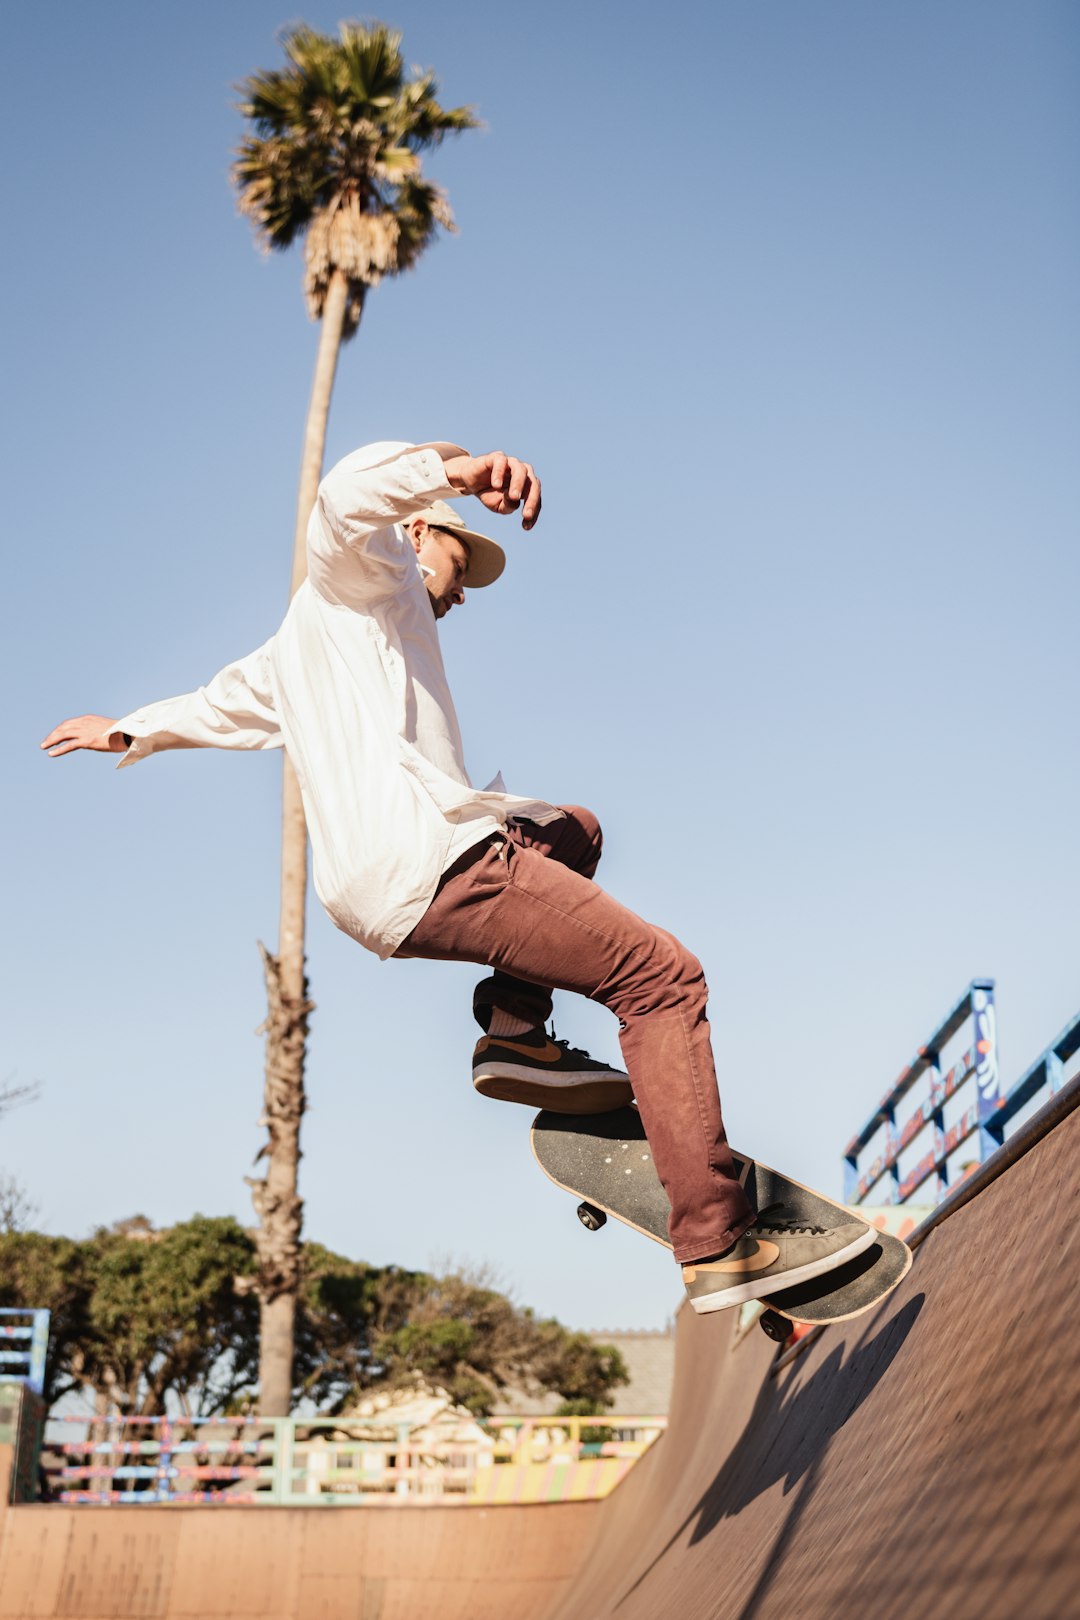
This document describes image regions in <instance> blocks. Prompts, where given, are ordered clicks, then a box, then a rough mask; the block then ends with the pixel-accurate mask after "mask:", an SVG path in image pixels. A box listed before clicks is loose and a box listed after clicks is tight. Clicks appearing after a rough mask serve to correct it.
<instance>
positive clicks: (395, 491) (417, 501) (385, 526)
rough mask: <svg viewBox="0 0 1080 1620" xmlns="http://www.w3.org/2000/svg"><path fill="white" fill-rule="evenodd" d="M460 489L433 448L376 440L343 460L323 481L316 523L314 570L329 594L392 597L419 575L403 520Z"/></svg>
mask: <svg viewBox="0 0 1080 1620" xmlns="http://www.w3.org/2000/svg"><path fill="white" fill-rule="evenodd" d="M456 493H457V491H456V490H454V489H453V488H452V487H451V485H449V484H448V483H447V481H446V473H445V470H444V468H443V460H442V457H441V456H440V454H439V452H438V451H437V450H433V449H431V448H430V447H426V448H422V449H417V448H416V447H415V446H414V445H410V444H398V443H387V444H369V445H366V446H365V447H364V449H362V450H354V451H353V453H352V455H349V456H346V457H345V458H344V460H342V461H339V462H338V464H337V466H336V467H333V468H332V469H331V471H330V472H328V473H327V475H326V477H325V478H324V479H323V481H322V483H321V484H320V485H319V494H318V498H317V499H316V502H315V507H314V510H313V511H312V514H311V520H310V522H309V524H308V539H307V544H308V573H309V576H310V578H311V582H312V585H313V586H314V587H315V589H316V590H317V591H318V592H319V593H320V595H323V596H329V597H331V598H332V599H333V598H335V597H343V598H344V599H345V600H347V601H350V602H351V601H354V600H369V601H370V600H375V599H376V598H378V597H380V596H389V595H391V594H392V593H393V592H394V591H396V590H398V589H399V588H400V587H401V586H402V585H403V584H405V583H407V582H408V581H411V580H412V579H413V578H414V577H415V573H416V560H415V557H414V556H413V554H412V553H411V551H410V548H409V545H408V542H407V540H406V539H405V537H404V536H403V534H402V531H401V529H400V528H399V527H397V525H399V524H401V523H407V522H408V520H409V518H410V517H411V516H412V515H413V513H414V512H422V511H423V510H424V508H425V507H427V506H430V505H431V504H432V502H433V501H436V500H445V499H446V497H447V496H453V495H455V494H456Z"/></svg>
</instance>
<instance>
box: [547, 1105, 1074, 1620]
mask: <svg viewBox="0 0 1080 1620" xmlns="http://www.w3.org/2000/svg"><path fill="white" fill-rule="evenodd" d="M1078 1213H1080V1112H1077V1111H1075V1110H1074V1111H1072V1112H1070V1113H1068V1114H1067V1115H1066V1117H1064V1118H1063V1119H1061V1121H1060V1123H1058V1124H1056V1126H1055V1127H1054V1128H1053V1129H1052V1130H1051V1131H1050V1133H1049V1134H1048V1135H1046V1136H1044V1137H1042V1139H1041V1140H1038V1141H1037V1142H1035V1143H1034V1144H1033V1145H1032V1146H1031V1147H1030V1149H1029V1150H1028V1151H1026V1152H1024V1154H1023V1155H1022V1156H1019V1157H1017V1158H1016V1159H1015V1162H1011V1163H1007V1165H1006V1167H1005V1168H1004V1169H1003V1170H1002V1171H1001V1173H1000V1174H998V1176H997V1177H996V1179H992V1180H990V1181H989V1182H988V1184H986V1185H984V1186H983V1187H981V1188H980V1190H979V1191H978V1193H977V1196H974V1197H972V1198H970V1201H968V1202H966V1203H963V1204H961V1205H959V1207H957V1208H955V1210H954V1211H953V1212H952V1213H951V1214H950V1215H949V1217H948V1218H947V1219H946V1220H944V1221H943V1222H942V1223H941V1224H939V1225H938V1226H936V1227H935V1228H934V1229H933V1230H932V1231H930V1233H929V1235H928V1236H927V1238H926V1240H925V1242H923V1244H922V1246H921V1247H920V1248H919V1250H918V1252H917V1254H916V1259H915V1265H914V1267H913V1268H912V1271H911V1273H910V1274H909V1276H908V1278H907V1279H906V1280H905V1282H904V1283H903V1284H901V1286H900V1288H899V1289H898V1290H897V1292H896V1294H894V1295H893V1296H892V1297H891V1298H890V1299H889V1300H888V1301H886V1302H885V1304H884V1305H883V1306H882V1307H881V1308H880V1309H879V1310H878V1311H876V1312H872V1313H870V1314H868V1315H867V1316H866V1317H865V1318H861V1319H860V1320H859V1321H858V1322H855V1323H849V1324H846V1330H845V1331H844V1332H843V1336H841V1329H839V1328H832V1329H829V1330H828V1331H826V1332H825V1333H824V1334H822V1335H821V1336H820V1337H819V1338H817V1339H816V1340H815V1341H813V1342H812V1343H811V1344H809V1345H808V1346H807V1347H806V1348H805V1349H804V1350H803V1351H802V1353H800V1354H798V1355H797V1356H795V1357H794V1358H793V1359H792V1360H791V1361H790V1362H789V1363H788V1364H786V1365H785V1366H784V1367H783V1368H782V1369H781V1370H780V1371H777V1370H776V1366H775V1353H774V1348H773V1346H771V1345H770V1344H769V1342H768V1341H767V1340H766V1339H765V1336H764V1335H763V1334H761V1333H760V1332H757V1331H753V1332H751V1333H750V1334H749V1335H747V1336H745V1337H743V1338H741V1339H739V1338H738V1337H737V1329H736V1323H735V1322H734V1321H733V1320H732V1318H734V1316H735V1315H736V1313H734V1312H718V1313H717V1314H716V1315H715V1316H711V1317H708V1316H706V1317H695V1316H694V1315H693V1314H692V1313H691V1312H689V1311H684V1312H683V1313H682V1315H681V1317H680V1321H679V1354H678V1365H677V1373H676V1392H675V1402H674V1406H673V1410H672V1413H671V1420H670V1426H669V1430H668V1433H667V1435H666V1436H665V1437H664V1439H663V1440H662V1441H661V1442H660V1443H659V1445H658V1446H657V1447H656V1448H655V1449H654V1451H653V1452H652V1453H650V1455H649V1456H648V1457H646V1458H645V1459H644V1460H643V1461H642V1462H641V1463H639V1464H638V1465H637V1467H636V1468H635V1469H634V1470H633V1472H632V1473H631V1474H630V1476H629V1477H628V1479H627V1480H626V1481H625V1482H624V1483H623V1484H622V1485H620V1487H619V1488H618V1490H617V1491H616V1492H615V1493H614V1495H613V1496H612V1497H611V1498H610V1499H609V1500H608V1502H607V1503H605V1504H604V1506H603V1510H602V1513H601V1515H600V1519H599V1531H598V1534H597V1537H596V1541H595V1543H594V1544H593V1546H592V1549H591V1552H590V1553H589V1554H588V1555H587V1556H586V1559H585V1563H584V1567H583V1568H582V1570H581V1572H580V1573H579V1576H578V1578H577V1580H576V1581H575V1582H574V1583H573V1585H572V1588H571V1590H570V1591H569V1592H568V1593H567V1594H566V1596H565V1597H564V1598H563V1600H562V1601H561V1603H559V1604H557V1605H556V1606H555V1608H554V1609H553V1611H552V1613H551V1616H550V1617H549V1620H606V1617H609V1616H610V1617H617V1620H657V1617H667V1616H673V1617H677V1620H720V1617H723V1620H792V1617H793V1616H795V1617H797V1620H835V1617H836V1616H837V1615H840V1614H855V1615H863V1614H865V1615H868V1616H873V1617H874V1620H891V1617H896V1620H901V1617H903V1620H910V1616H911V1615H912V1614H918V1615H920V1616H923V1617H924V1620H937V1617H939V1616H940V1617H945V1616H949V1617H950V1620H951V1617H960V1620H968V1617H971V1620H974V1617H976V1616H978V1617H979V1620H984V1617H985V1620H994V1617H1000V1620H1015V1617H1016V1616H1019V1615H1025V1616H1029V1617H1030V1620H1070V1617H1073V1616H1077V1617H1080V1533H1078V1532H1080V1509H1078V1505H1077V1504H1078V1501H1080V1400H1078V1398H1077V1396H1078V1385H1080V1315H1078V1311H1077V1306H1078V1304H1080V1289H1078V1285H1077V1281H1076V1279H1077V1276H1078V1274H1080V1220H1078Z"/></svg>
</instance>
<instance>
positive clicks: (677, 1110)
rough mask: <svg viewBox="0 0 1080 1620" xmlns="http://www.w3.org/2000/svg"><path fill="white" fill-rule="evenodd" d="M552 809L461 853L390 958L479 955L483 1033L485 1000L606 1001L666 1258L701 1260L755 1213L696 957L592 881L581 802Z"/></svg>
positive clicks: (596, 853)
mask: <svg viewBox="0 0 1080 1620" xmlns="http://www.w3.org/2000/svg"><path fill="white" fill-rule="evenodd" d="M563 808H564V811H565V820H563V821H556V822H553V823H550V824H549V825H547V826H544V827H541V826H538V825H536V824H535V823H533V822H525V823H520V822H519V823H516V824H511V826H510V827H508V828H507V832H506V836H505V837H503V836H501V835H500V836H498V837H496V838H493V839H491V840H485V842H483V843H481V844H477V845H476V846H475V847H474V848H473V849H470V850H467V851H466V853H465V854H464V855H463V856H462V857H461V859H460V860H458V861H457V862H456V863H455V864H454V865H453V866H452V867H450V869H449V870H448V871H447V872H445V873H444V874H443V877H442V880H441V882H440V884H439V887H438V889H437V890H436V891H435V897H434V899H433V900H432V902H431V904H430V906H429V907H428V909H427V911H426V912H425V913H424V915H423V917H421V919H420V921H419V922H418V923H417V925H416V927H415V928H414V929H413V931H412V933H411V934H410V935H409V936H408V938H407V939H406V940H405V941H404V942H403V944H402V946H401V949H400V951H399V952H398V954H399V955H401V956H422V957H429V958H434V959H437V960H440V961H451V962H462V961H465V962H484V963H488V964H490V966H491V967H492V968H493V969H494V973H493V975H492V977H491V978H489V979H485V980H484V981H483V983H481V984H480V985H478V986H477V989H476V995H475V998H474V1004H473V1005H474V1011H475V1013H476V1017H477V1021H478V1022H479V1023H480V1024H481V1025H482V1026H483V1027H484V1028H485V1029H486V1028H487V1027H488V1024H489V1022H490V1019H491V1009H492V1007H498V1008H500V1009H501V1010H502V1011H504V1012H509V1013H514V1014H516V1015H518V1016H519V1017H521V1018H523V1019H527V1020H528V1021H529V1023H531V1024H536V1025H539V1024H542V1023H543V1022H544V1021H545V1019H546V1018H547V1017H548V1016H549V1014H550V1012H551V991H552V989H553V988H554V989H559V990H576V991H577V992H578V993H579V994H580V995H584V996H590V997H591V998H592V999H593V1000H594V1001H600V1002H602V1003H603V1004H604V1006H605V1007H610V1009H611V1011H612V1012H613V1013H614V1014H615V1016H616V1017H617V1018H618V1019H619V1021H620V1034H619V1042H620V1045H621V1046H622V1051H623V1058H624V1061H625V1063H626V1067H627V1071H628V1073H629V1075H630V1082H631V1084H632V1086H633V1088H634V1096H635V1098H636V1099H637V1104H638V1108H639V1110H640V1112H641V1118H642V1123H643V1124H644V1126H645V1130H646V1133H647V1135H648V1138H649V1144H650V1146H651V1148H652V1154H653V1160H654V1162H655V1164H656V1169H657V1173H658V1174H659V1176H660V1180H661V1181H662V1182H663V1184H664V1186H665V1188H666V1189H667V1194H668V1197H669V1199H670V1200H671V1223H670V1233H671V1242H672V1246H673V1247H674V1250H675V1257H676V1259H677V1260H681V1261H684V1262H686V1261H691V1260H703V1259H705V1258H707V1257H708V1256H710V1255H714V1254H716V1253H717V1252H718V1251H719V1250H721V1249H724V1248H726V1247H727V1246H728V1244H730V1243H733V1242H734V1240H735V1239H736V1238H737V1237H738V1236H739V1234H740V1233H741V1232H743V1231H745V1229H746V1228H747V1226H749V1225H750V1223H751V1221H752V1220H753V1218H754V1211H753V1209H752V1208H751V1206H750V1204H749V1203H748V1201H747V1198H746V1195H745V1193H744V1192H743V1190H742V1188H741V1187H740V1186H739V1183H738V1181H737V1180H736V1179H735V1172H734V1166H733V1164H732V1160H731V1153H730V1151H729V1149H728V1144H727V1137H726V1135H725V1133H724V1122H723V1120H722V1118H721V1115H720V1098H719V1095H718V1094H717V1089H716V1069H715V1067H714V1064H713V1055H712V1046H711V1043H710V1040H709V1021H708V1019H707V1018H706V1016H705V1004H706V1001H707V999H708V987H707V985H706V983H705V976H704V973H703V972H702V968H701V963H700V962H698V961H697V959H696V958H695V957H694V956H692V955H691V954H690V952H689V951H688V950H686V949H685V947H684V946H682V945H680V944H679V942H678V940H677V939H674V938H672V936H671V935H670V934H667V933H665V932H664V930H663V929H662V928H654V927H653V926H652V924H651V923H647V922H644V921H642V919H641V918H640V917H637V916H635V915H634V913H633V912H632V911H627V909H626V907H625V906H620V905H619V904H618V902H617V901H615V900H613V899H612V898H611V896H610V895H608V894H605V893H604V891H603V889H601V888H598V887H597V885H596V884H595V883H593V882H592V881H591V879H592V876H593V873H594V872H595V871H596V865H597V862H598V861H599V859H600V848H601V835H600V828H599V825H598V824H597V821H596V818H595V816H593V815H592V814H591V813H590V812H589V811H588V810H582V809H579V808H577V807H576V806H572V805H571V806H564V807H563Z"/></svg>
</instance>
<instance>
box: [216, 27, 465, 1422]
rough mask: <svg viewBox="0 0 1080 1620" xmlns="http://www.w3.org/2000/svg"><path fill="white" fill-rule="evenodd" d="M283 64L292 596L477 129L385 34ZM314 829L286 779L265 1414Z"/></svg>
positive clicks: (249, 138)
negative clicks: (304, 408) (433, 165)
mask: <svg viewBox="0 0 1080 1620" xmlns="http://www.w3.org/2000/svg"><path fill="white" fill-rule="evenodd" d="M281 43H282V46H283V48H284V52H285V57H286V65H285V66H284V67H282V68H277V69H271V70H270V71H268V72H265V73H254V74H252V75H251V77H250V78H247V79H245V80H244V81H243V82H242V84H241V85H240V86H239V90H240V94H241V96H242V98H243V99H242V100H241V102H240V111H241V113H242V114H243V116H244V118H245V119H247V120H248V125H249V129H248V133H247V135H246V137H245V139H244V140H243V142H242V143H241V145H240V147H239V149H238V151H237V153H236V159H235V162H234V164H233V168H232V178H233V182H234V184H235V185H236V187H237V190H238V192H239V207H240V212H241V213H242V214H245V215H246V216H247V217H248V218H249V219H250V220H251V222H252V224H253V226H254V228H255V233H256V236H257V238H258V240H259V242H260V244H261V245H262V246H263V247H265V248H266V249H268V250H269V249H271V248H282V249H284V248H288V247H290V246H291V245H292V243H293V242H295V241H296V240H297V238H300V237H302V238H303V241H304V295H305V298H306V300H307V307H308V310H309V313H310V314H311V316H312V318H313V319H314V320H317V321H318V322H319V342H318V350H317V353H316V358H315V376H314V380H313V383H312V389H311V400H310V403H309V405H308V413H307V422H306V425H305V428H304V448H303V455H302V459H301V463H300V490H299V496H298V499H297V504H296V528H295V532H294V537H293V562H292V583H291V587H290V596H291V595H292V593H293V592H294V591H295V590H296V589H297V587H298V586H299V585H300V584H301V582H302V581H303V579H304V575H305V572H306V558H305V536H306V532H307V523H308V517H309V515H310V513H311V509H312V507H313V506H314V504H315V497H316V493H317V490H318V486H319V479H320V477H321V476H322V464H323V454H324V450H325V443H326V421H327V417H328V415H329V411H330V396H331V393H332V391H333V386H334V373H335V371H336V369H337V358H338V351H339V349H340V347H341V345H342V343H343V342H344V341H346V340H347V339H348V338H350V337H351V336H352V335H353V333H354V332H355V331H356V329H357V327H358V326H359V324H360V317H361V314H362V312H363V307H364V298H365V296H366V293H367V290H368V288H369V287H375V286H377V285H378V283H379V282H380V281H381V279H382V278H383V276H394V275H399V274H400V273H401V271H403V270H408V269H411V268H412V266H413V265H415V264H416V262H417V260H418V259H419V258H420V255H421V254H422V253H423V251H424V249H425V248H426V247H428V245H429V244H430V243H431V242H432V240H433V239H434V237H435V235H436V232H437V229H438V227H439V226H440V225H441V226H443V227H445V228H446V229H447V230H453V229H454V222H453V216H452V215H451V212H450V208H449V204H448V203H447V199H446V196H445V194H444V193H443V191H442V190H441V189H440V188H439V187H438V186H436V185H433V184H432V183H431V181H429V180H425V179H424V178H423V176H422V174H421V167H420V157H419V154H420V152H422V151H424V150H425V149H426V148H428V147H432V146H437V145H438V144H439V142H440V141H441V140H442V139H443V137H444V135H448V134H451V133H455V132H457V131H459V130H465V129H473V128H475V127H476V126H477V119H476V118H475V117H474V115H473V113H472V111H471V109H470V108H468V107H453V108H449V109H448V108H444V107H441V106H440V105H439V102H438V101H437V99H436V92H437V88H438V87H437V85H436V81H435V78H434V75H433V74H431V73H418V74H415V75H414V76H412V77H408V76H407V75H406V72H405V67H404V63H403V60H402V56H401V35H400V34H398V33H395V32H394V31H393V30H391V29H389V28H386V27H385V26H384V25H383V24H382V23H374V22H373V23H370V24H367V25H363V26H362V25H359V24H354V23H342V24H341V26H340V29H339V37H338V38H337V39H335V38H333V36H331V35H328V34H320V33H317V32H316V31H315V30H314V29H312V28H309V27H307V26H306V25H305V24H299V25H297V26H295V27H292V28H290V29H288V30H287V31H286V32H285V33H284V34H283V35H282V36H281ZM306 889H307V828H306V826H305V823H304V811H303V806H302V804H301V800H300V789H299V785H298V783H297V780H296V776H295V773H294V772H293V770H292V767H291V766H290V764H289V762H288V760H287V759H286V760H285V766H284V784H283V807H282V839H281V918H280V931H279V939H278V951H277V955H276V956H272V955H271V954H270V952H269V951H267V950H266V949H265V948H264V947H262V946H260V950H261V951H262V956H263V965H264V969H265V974H266V988H267V1002H268V1012H267V1019H266V1023H265V1025H264V1026H263V1029H264V1031H265V1034H266V1090H265V1109H264V1116H263V1123H264V1124H265V1125H266V1128H267V1132H268V1138H267V1141H266V1142H265V1143H264V1145H263V1148H262V1150H261V1152H260V1157H262V1156H264V1155H265V1157H266V1160H267V1165H266V1174H265V1176H263V1177H261V1178H259V1179H254V1178H249V1179H250V1185H251V1187H252V1201H253V1203H254V1205H255V1210H256V1213H257V1215H258V1217H259V1231H258V1235H257V1243H258V1254H259V1272H258V1279H257V1284H256V1288H257V1292H258V1295H259V1301H260V1317H261V1323H260V1328H261V1345H260V1362H259V1390H260V1398H259V1406H260V1410H261V1411H262V1412H263V1413H265V1414H267V1415H268V1416H284V1415H287V1413H288V1412H289V1409H290V1406H291V1397H292V1366H293V1340H294V1325H295V1315H296V1297H297V1291H298V1287H299V1282H300V1231H301V1217H302V1210H303V1205H302V1203H301V1200H300V1198H299V1197H298V1195H297V1167H298V1163H299V1159H300V1120H301V1117H302V1115H303V1112H304V1057H305V1050H306V1042H307V1021H308V1014H309V1013H310V1012H311V1010H312V1003H311V1002H310V1001H309V1000H308V994H307V979H306V976H305V972H304V909H305V899H306Z"/></svg>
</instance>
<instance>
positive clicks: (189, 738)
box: [41, 642, 282, 765]
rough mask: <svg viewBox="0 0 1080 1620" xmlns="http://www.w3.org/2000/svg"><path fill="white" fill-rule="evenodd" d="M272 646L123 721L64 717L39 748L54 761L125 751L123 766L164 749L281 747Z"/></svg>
mask: <svg viewBox="0 0 1080 1620" xmlns="http://www.w3.org/2000/svg"><path fill="white" fill-rule="evenodd" d="M269 648H270V642H267V643H266V644H265V646H262V647H259V648H257V649H256V651H255V652H253V653H249V654H248V656H247V657H246V658H238V659H237V660H236V662H235V663H233V664H227V665H226V666H225V668H224V669H223V670H220V671H219V672H218V674H216V675H215V676H214V678H213V680H212V681H208V682H207V684H206V685H205V686H200V687H199V688H198V689H197V690H196V691H194V692H185V693H184V694H183V695H182V696H180V697H174V698H165V699H164V701H163V702H161V703H151V704H148V705H147V707H146V708H143V709H136V710H135V711H134V712H133V713H132V714H129V715H124V716H123V717H122V718H121V719H119V720H109V719H107V718H106V716H105V715H102V714H83V715H79V716H77V717H76V718H75V719H73V720H65V721H63V722H62V723H61V724H60V725H58V726H56V727H55V728H54V729H53V730H52V731H50V733H49V735H48V736H47V737H46V738H45V740H44V742H43V743H42V744H41V746H42V748H43V749H45V750H46V751H47V752H48V754H49V756H50V758H53V759H55V758H57V757H58V756H59V755H61V754H71V753H74V752H75V751H76V750H77V749H80V748H87V749H89V750H90V751H91V752H93V753H99V754H123V756H124V757H123V758H122V759H121V760H120V764H121V765H132V764H134V763H135V761H136V760H138V759H144V758H145V757H146V756H147V755H148V754H157V753H160V752H161V751H162V750H163V749H166V748H280V747H281V741H282V738H281V728H280V726H279V725H278V718H277V713H276V711H275V709H274V700H273V691H272V688H271V682H270V658H269Z"/></svg>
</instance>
